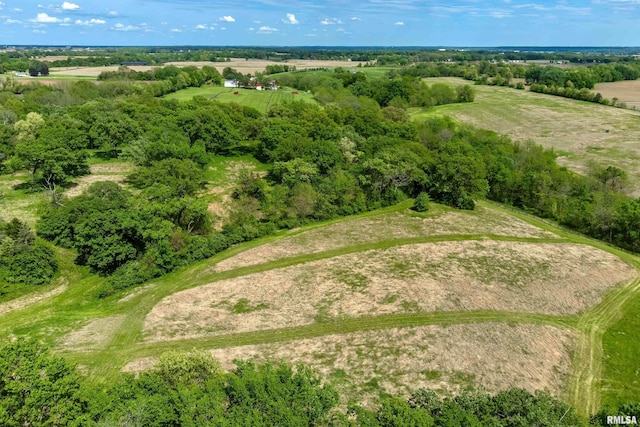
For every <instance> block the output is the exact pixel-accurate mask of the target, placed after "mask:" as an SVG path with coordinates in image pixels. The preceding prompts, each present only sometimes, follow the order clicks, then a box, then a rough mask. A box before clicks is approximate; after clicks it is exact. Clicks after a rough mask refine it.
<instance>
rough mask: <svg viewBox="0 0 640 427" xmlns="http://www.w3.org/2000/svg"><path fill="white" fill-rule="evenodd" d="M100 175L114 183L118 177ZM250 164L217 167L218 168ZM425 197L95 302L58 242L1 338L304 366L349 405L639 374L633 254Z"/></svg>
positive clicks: (214, 175) (98, 374) (578, 384)
mask: <svg viewBox="0 0 640 427" xmlns="http://www.w3.org/2000/svg"><path fill="white" fill-rule="evenodd" d="M93 167H94V168H95V169H96V172H98V173H102V174H104V175H105V176H107V175H109V176H111V177H112V178H114V179H118V177H119V176H120V175H121V174H123V173H124V172H125V171H126V170H127V165H126V164H123V163H120V164H118V163H113V164H107V165H100V164H97V165H93ZM260 167H261V166H260V165H256V164H251V162H246V161H244V160H243V159H237V160H234V161H227V160H225V161H220V162H217V163H215V167H214V168H213V169H212V170H211V171H210V174H211V177H210V178H211V179H212V182H214V183H215V182H218V183H219V184H221V183H223V182H225V181H226V180H227V179H232V177H233V176H234V174H237V171H238V170H239V169H241V168H255V169H257V170H258V171H259V170H260ZM81 185H82V184H81ZM215 188H217V186H216V185H212V189H215ZM223 192H224V188H222V189H221V190H220V193H223ZM432 205H433V208H432V210H431V211H430V212H428V213H426V214H419V215H418V214H416V213H414V212H412V211H410V210H409V209H407V208H408V203H404V204H400V205H398V206H394V207H390V208H385V209H382V210H380V211H375V212H370V213H367V214H362V215H359V216H356V217H353V218H346V219H340V220H333V221H329V222H326V223H320V224H313V225H310V226H306V227H302V228H300V229H298V230H291V231H289V232H282V233H279V234H277V235H274V236H270V237H266V238H262V239H258V240H255V241H252V242H248V243H244V244H241V245H237V246H235V247H233V248H231V249H229V250H227V251H225V252H222V253H220V254H218V255H216V256H215V257H213V258H211V259H208V260H205V261H202V262H199V263H197V264H195V265H193V266H191V267H188V268H185V269H182V270H179V271H176V272H174V273H170V274H168V275H166V276H163V277H161V278H159V279H157V280H154V281H153V282H152V283H148V284H145V285H142V286H140V287H137V288H133V289H129V290H127V291H121V292H119V293H117V294H115V295H113V296H111V297H109V298H107V299H103V300H97V299H95V294H96V292H97V290H98V289H99V287H100V286H101V284H102V282H103V280H104V279H102V278H100V277H97V276H95V275H90V274H88V271H87V269H86V268H84V267H79V266H76V265H73V263H72V261H71V260H72V259H73V257H72V256H70V254H68V253H66V252H64V251H63V250H59V251H60V253H59V255H60V257H59V260H60V262H61V263H62V264H63V265H62V267H63V269H62V275H61V276H60V277H59V279H58V280H57V281H56V282H55V283H53V284H52V285H49V286H48V287H45V288H42V289H40V290H38V291H37V292H34V293H31V294H29V295H24V296H22V297H18V298H13V299H10V300H7V299H5V300H4V301H3V302H1V303H0V334H2V335H3V336H8V337H11V336H13V335H27V334H28V335H32V336H35V337H40V338H42V339H43V340H44V341H45V342H46V343H48V344H49V345H50V346H52V347H53V348H54V349H55V351H56V352H58V353H60V354H62V355H64V356H65V357H67V358H68V359H69V360H71V361H73V362H75V363H77V364H78V366H79V369H80V370H81V371H82V372H84V373H86V374H87V375H88V376H89V378H91V379H93V380H98V381H100V380H107V379H109V378H112V377H113V376H116V375H118V374H119V372H120V371H121V370H125V371H139V370H140V369H143V368H146V367H148V366H151V365H153V363H155V361H156V360H157V358H158V356H159V355H160V354H162V353H163V352H164V351H166V350H169V349H171V350H180V349H182V350H193V349H202V350H210V351H212V353H213V354H214V355H215V356H216V357H218V358H219V359H220V360H221V361H222V363H223V365H224V366H226V367H231V366H232V360H233V359H235V358H238V357H242V358H254V357H255V358H256V359H257V360H264V359H282V360H285V361H288V362H297V361H301V362H305V363H307V364H309V365H310V366H312V367H314V368H316V369H317V370H318V372H320V373H321V374H322V375H323V376H324V377H325V378H328V379H330V380H331V381H332V382H334V383H335V384H336V385H337V387H338V388H339V390H340V391H341V392H342V395H343V397H344V399H345V401H344V402H343V403H347V402H348V401H349V400H351V399H356V398H357V399H360V398H361V397H362V398H364V400H365V403H367V404H372V405H373V404H375V403H376V402H377V399H378V398H379V396H380V394H381V393H399V395H402V396H406V395H408V394H409V393H410V392H411V391H412V390H414V389H416V388H418V387H432V388H435V389H437V390H439V391H440V392H441V393H442V394H445V395H446V394H451V393H457V392H459V391H461V390H464V389H468V388H472V387H477V386H478V385H480V384H483V385H484V387H486V388H487V389H488V390H491V391H497V390H502V389H505V388H508V387H511V386H521V387H525V388H528V389H530V390H534V389H547V390H549V391H550V392H552V393H553V394H555V395H557V396H561V397H564V398H565V399H567V400H568V401H570V402H571V403H572V404H574V405H576V407H577V408H578V410H579V411H580V412H581V413H584V414H586V413H590V412H591V411H593V410H594V409H595V408H597V407H598V405H599V404H600V403H601V402H602V401H607V402H617V401H618V399H619V398H620V395H619V394H608V392H607V389H606V388H605V389H604V390H603V391H602V392H600V388H599V385H600V384H601V383H602V384H612V383H615V382H616V381H621V380H622V375H626V374H627V372H628V369H638V368H640V365H638V361H637V360H632V359H631V358H632V357H633V356H632V354H633V353H621V351H622V349H623V348H625V347H624V346H626V345H627V344H628V340H630V339H635V338H636V337H635V335H634V334H632V333H631V331H630V330H628V332H627V333H625V334H620V333H618V329H616V328H620V327H621V326H618V325H620V323H617V322H619V319H620V318H621V316H622V315H623V314H624V313H625V310H627V309H628V310H632V309H633V305H632V302H633V301H634V298H637V296H638V293H639V292H640V290H639V287H640V282H639V281H638V279H637V277H638V272H637V268H638V265H639V264H638V261H637V258H636V257H634V256H631V255H628V254H625V253H622V252H620V251H616V250H614V249H612V248H609V247H607V246H606V245H604V244H601V243H597V242H595V241H592V240H589V239H586V238H583V237H580V236H577V235H574V234H570V233H568V232H566V231H563V230H561V229H558V228H555V227H553V226H552V225H550V224H547V223H545V222H542V221H540V220H537V219H535V218H533V217H529V216H527V215H524V214H520V213H517V212H511V211H507V210H505V209H503V208H501V207H499V206H497V205H494V204H491V203H486V202H483V203H481V205H480V209H479V210H478V211H477V212H471V213H467V212H462V211H456V210H452V209H450V208H446V207H443V206H440V205H437V204H435V203H434V204H432ZM509 230H511V231H512V232H509ZM332 237H333V239H332ZM256 284H259V285H256ZM630 304H631V305H630ZM623 309H624V310H623ZM629 313H631V311H630V312H629ZM612 325H613V328H614V329H611V330H609V327H610V326H612ZM625 330H626V329H625ZM612 331H616V332H612ZM603 337H604V341H603ZM496 343H499V344H498V345H496ZM452 348H455V349H456V351H451V349H452ZM497 348H499V349H500V350H498V349H497ZM608 354H616V355H617V356H618V359H617V360H618V361H616V362H615V363H617V365H612V363H613V362H611V361H610V360H609V359H607V358H606V355H608ZM623 363H624V365H623ZM621 366H625V369H627V370H626V371H624V372H620V369H621ZM628 387H629V388H630V390H629V393H631V392H633V391H635V392H636V393H637V392H638V389H639V388H638V387H637V386H634V385H630V386H628ZM612 393H613V392H612ZM616 393H618V392H616Z"/></svg>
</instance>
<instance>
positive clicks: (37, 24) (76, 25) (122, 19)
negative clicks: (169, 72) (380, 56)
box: [0, 0, 640, 46]
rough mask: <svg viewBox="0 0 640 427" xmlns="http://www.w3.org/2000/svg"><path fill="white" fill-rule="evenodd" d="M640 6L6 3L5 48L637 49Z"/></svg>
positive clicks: (346, 1) (475, 1)
mask: <svg viewBox="0 0 640 427" xmlns="http://www.w3.org/2000/svg"><path fill="white" fill-rule="evenodd" d="M639 18H640V0H591V1H582V2H576V1H558V0H538V1H536V0H489V1H480V0H452V1H444V2H441V1H438V0H433V1H431V0H342V1H337V0H327V1H316V0H246V1H242V2H240V1H233V0H214V1H196V0H177V1H168V0H167V1H164V0H156V1H152V0H147V1H143V0H133V1H124V0H110V1H85V0H69V1H64V2H57V1H55V2H53V3H49V2H47V0H41V1H40V2H38V1H31V0H19V1H18V0H0V44H10V45H11V44H43V45H47V44H50V45H260V46H262V45H277V46H312V45H316V46H318V45H321V46H363V45H367V46H372V45H375V46H505V45H506V46H639V45H640V31H638V27H637V25H638V22H639Z"/></svg>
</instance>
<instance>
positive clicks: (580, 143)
mask: <svg viewBox="0 0 640 427" xmlns="http://www.w3.org/2000/svg"><path fill="white" fill-rule="evenodd" d="M425 81H426V82H427V83H436V82H444V83H449V84H452V85H461V84H468V82H467V81H465V80H463V79H458V78H453V77H452V78H429V79H426V80H425ZM474 89H475V90H476V99H475V101H474V102H473V103H468V104H450V105H443V106H439V107H435V108H433V109H430V110H428V111H424V110H419V109H416V110H414V111H413V112H412V117H413V118H414V119H415V120H420V119H421V118H423V117H428V116H430V115H434V114H442V115H451V116H453V117H454V118H456V119H459V120H461V121H463V122H467V123H470V124H472V125H475V126H478V127H480V128H485V129H490V130H493V131H495V132H498V133H500V134H505V135H508V136H509V137H511V138H512V139H513V140H514V141H527V140H531V141H533V142H535V143H537V144H540V145H542V146H544V147H547V148H553V149H554V150H555V151H556V152H557V153H558V154H559V158H558V162H559V163H560V164H562V165H565V166H567V167H569V168H571V169H572V170H575V171H577V172H580V173H585V172H586V171H587V170H588V167H589V164H590V163H591V162H595V163H597V164H600V165H604V166H605V167H606V166H609V165H614V166H617V167H619V168H621V169H623V170H625V171H627V173H628V174H629V178H630V180H629V181H630V188H629V191H630V193H632V195H633V196H636V197H637V196H640V146H638V144H637V140H638V134H639V133H640V112H639V111H633V110H627V109H620V108H614V107H607V106H603V105H598V104H593V103H588V102H582V101H576V100H573V99H567V98H561V97H557V96H552V95H544V94H538V93H533V92H529V91H521V90H515V89H511V88H504V87H495V86H474ZM603 95H604V94H603Z"/></svg>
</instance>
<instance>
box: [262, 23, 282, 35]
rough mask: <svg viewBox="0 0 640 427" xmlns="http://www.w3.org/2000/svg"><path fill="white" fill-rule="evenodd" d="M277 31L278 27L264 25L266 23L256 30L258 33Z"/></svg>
mask: <svg viewBox="0 0 640 427" xmlns="http://www.w3.org/2000/svg"><path fill="white" fill-rule="evenodd" d="M277 31H278V29H277V28H273V27H268V26H266V25H263V26H262V27H260V28H259V29H258V32H259V33H260V34H271V33H275V32H277Z"/></svg>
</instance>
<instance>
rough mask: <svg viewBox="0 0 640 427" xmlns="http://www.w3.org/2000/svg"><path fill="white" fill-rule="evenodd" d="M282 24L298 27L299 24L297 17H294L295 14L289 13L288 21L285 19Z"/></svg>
mask: <svg viewBox="0 0 640 427" xmlns="http://www.w3.org/2000/svg"><path fill="white" fill-rule="evenodd" d="M282 22H284V23H285V24H292V25H298V24H299V22H298V20H297V19H296V15H294V14H293V13H287V19H283V20H282Z"/></svg>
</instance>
